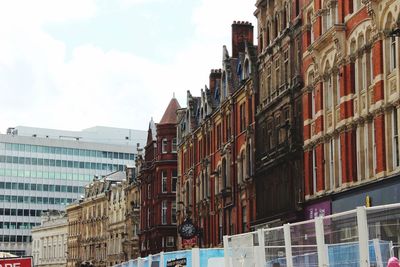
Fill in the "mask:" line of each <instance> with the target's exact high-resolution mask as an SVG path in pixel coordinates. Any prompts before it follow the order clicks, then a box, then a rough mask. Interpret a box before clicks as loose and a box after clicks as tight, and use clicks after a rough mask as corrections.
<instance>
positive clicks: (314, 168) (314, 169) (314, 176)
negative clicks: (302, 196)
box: [312, 148, 317, 194]
mask: <svg viewBox="0 0 400 267" xmlns="http://www.w3.org/2000/svg"><path fill="white" fill-rule="evenodd" d="M312 192H313V194H315V193H317V152H316V149H315V148H314V149H313V150H312Z"/></svg>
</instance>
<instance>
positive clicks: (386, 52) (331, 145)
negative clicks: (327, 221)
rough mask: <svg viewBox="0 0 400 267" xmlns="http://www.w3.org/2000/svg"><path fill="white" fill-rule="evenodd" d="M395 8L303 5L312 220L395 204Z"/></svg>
mask: <svg viewBox="0 0 400 267" xmlns="http://www.w3.org/2000/svg"><path fill="white" fill-rule="evenodd" d="M399 11H400V3H399V2H398V1H391V0H381V1H372V0H366V1H361V0H349V1H348V0H338V1H326V0H325V1H322V0H314V1H309V2H308V3H307V4H306V5H305V6H304V9H303V22H304V27H303V48H304V50H303V70H304V79H305V87H304V89H303V92H304V93H303V114H304V132H303V134H304V150H305V151H304V164H305V197H306V199H307V203H308V204H307V205H306V216H307V217H309V218H310V217H313V216H315V214H318V213H319V212H323V213H325V214H326V213H336V212H340V211H344V210H349V209H352V208H354V207H355V206H360V205H379V204H388V203H393V202H399V201H400V196H399V194H398V193H396V192H398V190H399V189H400V178H399V170H400V168H399V167H400V155H399V151H400V150H399V141H398V135H399V127H398V124H399V119H398V118H399V113H398V109H399V103H400V101H399V93H400V92H399V88H400V79H399V71H400V68H399V65H398V64H399V38H398V35H397V37H396V33H398V32H399V31H398V29H399V21H400V17H399ZM396 29H397V31H396Z"/></svg>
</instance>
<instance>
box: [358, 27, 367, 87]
mask: <svg viewBox="0 0 400 267" xmlns="http://www.w3.org/2000/svg"><path fill="white" fill-rule="evenodd" d="M357 43H358V44H357V47H358V49H359V50H361V49H362V48H363V47H364V35H362V34H361V35H360V36H359V37H358V40H357ZM366 64H367V62H366V55H365V53H363V54H362V55H361V56H360V57H358V58H357V78H358V79H357V84H358V88H357V90H358V91H359V92H361V91H363V90H364V89H365V87H366V85H367V81H366V79H367V76H366V75H365V74H366V72H367V66H366Z"/></svg>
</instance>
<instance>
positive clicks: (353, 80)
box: [350, 39, 358, 92]
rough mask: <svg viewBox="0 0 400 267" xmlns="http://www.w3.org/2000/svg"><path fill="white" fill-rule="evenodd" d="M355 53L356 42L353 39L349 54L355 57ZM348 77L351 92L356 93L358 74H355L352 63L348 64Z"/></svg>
mask: <svg viewBox="0 0 400 267" xmlns="http://www.w3.org/2000/svg"><path fill="white" fill-rule="evenodd" d="M355 52H356V41H355V40H354V39H353V40H352V41H351V43H350V54H351V55H355ZM350 77H351V88H352V91H353V92H357V87H358V82H357V80H358V74H357V64H356V62H354V61H351V62H350Z"/></svg>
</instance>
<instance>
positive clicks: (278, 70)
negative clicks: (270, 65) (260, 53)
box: [274, 58, 281, 97]
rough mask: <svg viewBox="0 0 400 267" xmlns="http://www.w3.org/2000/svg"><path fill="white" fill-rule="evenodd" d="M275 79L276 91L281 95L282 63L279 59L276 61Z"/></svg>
mask: <svg viewBox="0 0 400 267" xmlns="http://www.w3.org/2000/svg"><path fill="white" fill-rule="evenodd" d="M275 79H276V83H275V90H274V91H277V90H278V93H277V95H278V94H279V87H280V86H281V62H280V60H279V58H278V59H277V60H275ZM277 95H274V97H276V96H277Z"/></svg>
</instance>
